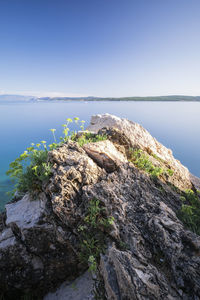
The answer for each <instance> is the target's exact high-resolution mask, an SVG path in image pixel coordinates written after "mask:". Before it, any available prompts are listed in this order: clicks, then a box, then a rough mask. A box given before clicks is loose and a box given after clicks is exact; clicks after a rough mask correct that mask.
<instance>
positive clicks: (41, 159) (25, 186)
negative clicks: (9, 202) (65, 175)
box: [6, 141, 51, 193]
mask: <svg viewBox="0 0 200 300" xmlns="http://www.w3.org/2000/svg"><path fill="white" fill-rule="evenodd" d="M42 144H43V147H44V149H36V148H34V146H31V147H29V148H27V150H26V151H25V152H24V153H22V154H21V155H20V156H19V157H18V158H16V159H15V161H13V162H12V163H10V168H9V170H8V171H7V172H6V174H7V175H9V176H10V177H11V178H13V179H14V180H15V182H16V185H15V190H14V191H13V192H15V191H16V190H18V191H19V192H23V193H24V192H27V191H32V192H33V191H34V193H38V192H40V191H41V189H42V184H43V182H46V181H47V180H48V179H49V177H50V176H51V165H50V163H49V162H47V155H48V151H47V148H46V142H45V141H42ZM36 147H40V144H37V145H36Z"/></svg>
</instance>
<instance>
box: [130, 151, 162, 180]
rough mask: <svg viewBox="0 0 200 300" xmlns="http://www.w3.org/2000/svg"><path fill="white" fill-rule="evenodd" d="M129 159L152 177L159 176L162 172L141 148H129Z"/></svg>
mask: <svg viewBox="0 0 200 300" xmlns="http://www.w3.org/2000/svg"><path fill="white" fill-rule="evenodd" d="M130 155H131V158H130V161H131V162H132V163H133V164H134V165H135V166H136V167H137V168H138V169H140V170H144V171H145V172H147V173H148V174H150V175H151V177H152V179H155V178H157V177H159V176H160V175H161V174H163V169H162V168H160V167H156V166H154V165H153V163H152V162H151V161H150V160H149V157H148V156H147V155H146V154H145V153H144V152H143V151H142V150H141V149H139V150H138V149H137V150H132V149H130Z"/></svg>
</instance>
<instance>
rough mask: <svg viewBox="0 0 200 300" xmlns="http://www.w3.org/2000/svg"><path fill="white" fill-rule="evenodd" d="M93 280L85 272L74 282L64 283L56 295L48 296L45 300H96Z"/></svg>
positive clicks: (50, 294)
mask: <svg viewBox="0 0 200 300" xmlns="http://www.w3.org/2000/svg"><path fill="white" fill-rule="evenodd" d="M93 284H94V283H93V279H92V276H91V274H90V273H89V272H85V273H84V274H83V275H81V276H80V277H78V278H77V279H76V280H74V281H73V282H70V283H69V282H64V283H62V285H61V286H60V287H59V288H58V289H57V290H56V292H54V293H49V294H47V295H46V296H45V297H44V299H43V300H95V298H94V295H93Z"/></svg>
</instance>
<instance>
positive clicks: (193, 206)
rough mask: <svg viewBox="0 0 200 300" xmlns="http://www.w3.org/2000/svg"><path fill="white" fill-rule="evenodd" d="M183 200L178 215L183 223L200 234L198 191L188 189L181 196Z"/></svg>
mask: <svg viewBox="0 0 200 300" xmlns="http://www.w3.org/2000/svg"><path fill="white" fill-rule="evenodd" d="M180 200H181V201H183V204H182V207H181V210H180V211H179V213H178V217H179V218H180V220H181V221H182V222H183V224H184V225H185V226H186V227H187V228H188V229H190V230H191V231H193V232H195V233H196V234H198V235H200V199H199V196H198V192H197V193H195V192H194V191H193V190H190V189H188V190H186V191H185V192H184V193H183V195H182V196H181V197H180Z"/></svg>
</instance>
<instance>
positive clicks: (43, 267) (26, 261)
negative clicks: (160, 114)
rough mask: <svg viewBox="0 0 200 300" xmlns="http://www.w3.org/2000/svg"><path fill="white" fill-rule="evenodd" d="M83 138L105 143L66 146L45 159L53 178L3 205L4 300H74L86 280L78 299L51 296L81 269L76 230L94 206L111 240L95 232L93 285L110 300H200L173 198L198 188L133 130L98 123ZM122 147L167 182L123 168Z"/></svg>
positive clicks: (194, 246)
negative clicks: (161, 169)
mask: <svg viewBox="0 0 200 300" xmlns="http://www.w3.org/2000/svg"><path fill="white" fill-rule="evenodd" d="M89 129H90V130H92V131H94V132H97V131H98V132H99V133H100V134H101V133H106V134H107V137H108V139H107V140H105V141H99V142H96V143H90V144H85V145H84V146H83V147H80V146H79V145H78V143H76V142H72V141H69V142H68V143H66V144H63V145H62V146H61V147H60V148H58V149H56V150H53V151H51V152H49V157H48V160H49V162H50V163H51V164H52V166H53V167H52V177H51V179H50V181H49V182H48V183H47V184H46V185H44V186H43V192H42V193H41V194H40V195H38V197H37V199H34V200H33V199H31V196H30V195H28V194H26V195H25V196H24V197H23V198H22V199H19V200H18V201H16V202H12V203H10V204H7V205H6V213H4V214H2V215H1V218H0V230H1V231H0V290H1V291H2V295H4V297H5V298H6V299H20V297H21V295H22V294H24V292H28V293H29V292H30V293H32V295H33V296H34V295H35V297H36V299H39V297H40V296H41V297H42V296H43V295H44V294H46V293H47V292H48V291H50V290H51V291H52V293H53V294H48V295H47V296H46V298H45V300H46V299H59V298H56V297H57V296H56V295H68V296H67V297H68V298H70V299H71V300H77V299H79V298H80V295H81V294H80V289H81V284H82V283H81V282H83V285H85V284H84V282H85V281H84V278H85V277H83V280H82V279H80V280H78V282H79V283H80V285H79V283H77V285H78V286H79V292H77V293H71V292H70V289H69V288H67V289H66V290H65V288H63V287H64V286H61V290H60V291H58V292H57V293H55V292H53V290H54V289H55V288H56V287H57V286H59V285H60V284H61V283H62V282H64V281H65V280H67V282H68V286H70V284H69V282H71V280H73V279H74V278H76V277H77V276H79V275H80V274H82V273H83V272H84V271H85V269H86V268H87V265H86V264H85V263H84V262H83V261H81V259H80V255H79V254H80V250H81V246H80V225H82V224H83V222H84V221H85V220H86V216H87V212H88V207H89V205H90V203H91V200H93V199H98V201H99V203H100V205H101V207H102V208H103V214H104V218H107V217H109V216H112V217H113V218H114V222H113V223H112V224H111V226H110V228H109V230H108V229H104V228H103V227H102V228H100V230H101V231H102V233H103V234H105V235H106V239H105V245H104V246H105V247H103V248H104V249H103V250H102V252H101V254H100V257H99V258H98V259H97V264H98V272H97V275H96V276H97V278H98V280H99V282H101V285H102V286H104V289H105V297H106V298H107V299H108V300H122V299H123V300H124V299H126V300H132V299H170V300H171V299H185V300H189V299H195V300H196V299H200V273H199V270H200V237H199V236H198V235H196V234H195V233H192V232H191V231H189V230H187V229H186V228H185V227H184V225H183V224H182V223H181V221H180V220H179V219H178V217H177V215H178V212H179V210H180V208H181V205H182V202H181V200H180V193H181V190H184V189H187V188H193V189H194V191H195V189H196V188H197V187H199V186H200V180H199V179H198V178H196V177H193V176H192V175H191V174H190V172H189V171H188V170H187V168H185V167H184V166H182V165H181V163H180V162H178V161H177V160H176V159H175V158H174V157H173V156H172V152H171V150H169V149H167V148H165V147H164V146H163V145H161V144H160V143H159V142H157V141H156V140H155V139H154V138H153V137H151V135H150V134H149V133H148V132H147V131H146V130H145V129H143V128H142V127H141V126H140V125H138V124H135V123H133V122H130V121H128V120H124V119H119V118H117V117H115V116H110V115H102V116H100V115H98V116H96V117H93V118H92V121H91V125H90V127H89ZM130 147H132V148H140V149H142V150H143V151H144V152H145V153H146V155H148V157H149V158H150V159H151V161H152V163H154V164H155V165H158V166H160V165H161V166H166V167H170V169H172V170H173V175H172V176H170V177H169V178H168V177H166V176H165V177H162V176H161V177H159V178H157V179H156V180H153V179H152V178H151V177H150V176H149V175H148V174H147V173H145V172H144V171H141V170H139V169H138V168H136V167H135V166H134V164H133V163H132V162H130V161H129V158H130V157H129V148H130ZM82 227H83V226H82ZM96 242H98V241H96ZM84 276H86V275H84ZM90 283H91V281H90ZM90 283H89V289H88V293H90V292H91V285H90ZM72 286H73V285H72ZM85 288H86V287H85ZM86 290H87V289H86ZM59 293H60V294H59ZM52 295H54V296H52ZM69 295H70V296H69ZM73 295H75V296H73ZM51 297H55V298H51ZM78 297H79V298H78ZM91 297H92V296H91ZM101 297H103V296H102V295H101ZM68 298H66V299H68ZM80 299H81V298H80ZM85 299H87V298H85ZM91 299H92V298H91ZM102 299H103V298H102Z"/></svg>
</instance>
